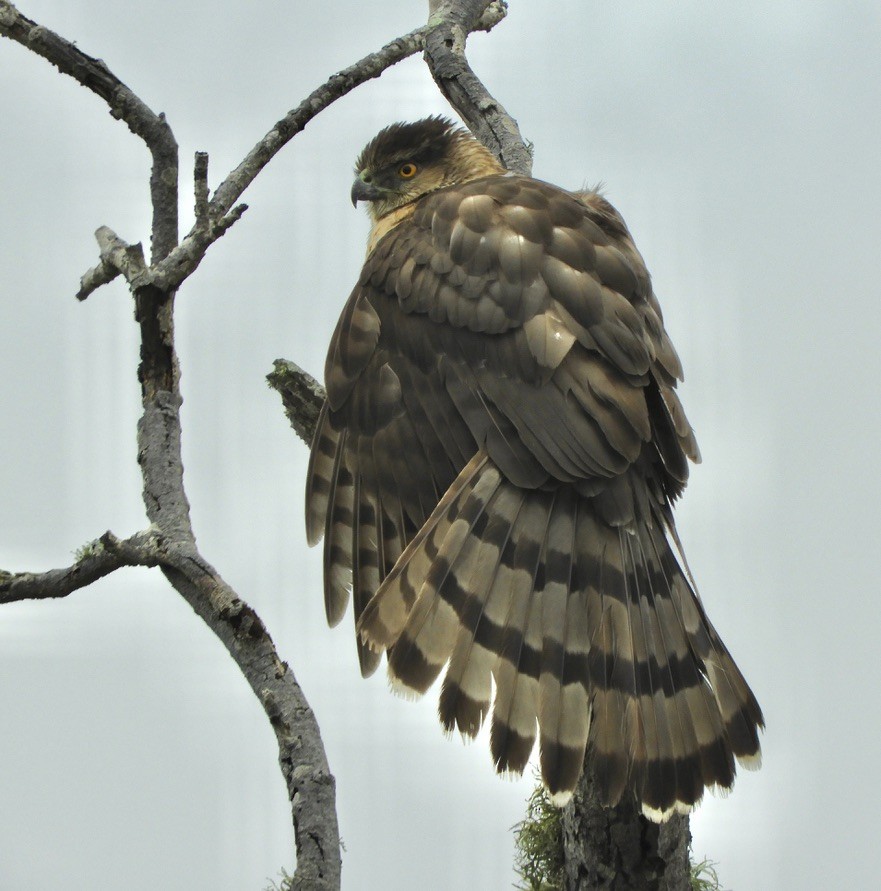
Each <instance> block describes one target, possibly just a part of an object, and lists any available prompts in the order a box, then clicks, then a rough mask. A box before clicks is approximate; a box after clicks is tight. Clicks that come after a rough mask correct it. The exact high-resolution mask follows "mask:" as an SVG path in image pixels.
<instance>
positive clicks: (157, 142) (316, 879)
mask: <svg viewBox="0 0 881 891" xmlns="http://www.w3.org/2000/svg"><path fill="white" fill-rule="evenodd" d="M0 34H3V35H4V36H7V37H10V38H11V39H13V40H16V41H17V42H19V43H21V44H22V45H23V46H25V47H27V48H29V49H31V50H33V51H35V52H37V53H38V54H39V55H42V56H43V57H44V58H46V59H47V60H49V61H50V62H51V63H52V64H54V65H55V66H56V67H57V68H59V70H61V71H62V72H64V73H66V74H69V75H70V76H72V77H74V78H75V79H76V80H77V81H78V82H80V83H81V84H83V85H84V86H86V87H88V88H89V89H91V90H92V91H93V92H95V93H96V94H97V95H99V96H100V97H101V98H103V99H104V100H105V101H106V102H107V103H108V105H109V106H110V109H111V113H112V114H113V115H114V117H119V118H122V119H123V120H125V121H126V123H127V124H128V126H129V128H130V129H131V130H132V132H133V133H135V134H136V135H137V136H139V137H140V138H141V139H143V140H144V142H145V143H146V144H147V146H148V148H149V149H150V151H151V154H152V156H153V169H152V174H151V180H150V182H151V199H152V204H153V225H152V233H151V235H152V246H153V252H152V254H153V256H152V260H153V263H154V264H155V263H156V262H158V261H159V260H162V259H163V258H164V257H166V256H167V255H168V254H169V253H170V252H171V251H172V249H173V248H174V247H175V246H176V244H177V206H178V194H177V146H176V144H175V142H174V138H173V136H172V135H171V130H170V128H169V127H168V125H167V123H166V122H165V120H164V118H163V117H162V116H161V115H155V114H154V113H153V112H152V111H151V110H150V109H149V108H148V107H147V106H146V105H145V104H144V103H143V102H141V100H140V99H138V97H137V96H136V95H135V94H134V93H133V92H132V91H131V90H129V88H128V87H126V86H125V85H124V84H123V83H122V82H121V81H120V80H119V79H118V78H117V77H116V76H115V75H114V74H113V73H112V72H110V70H109V69H108V68H107V66H106V65H105V64H104V63H103V62H101V61H100V60H98V59H94V58H92V57H91V56H88V55H86V54H85V53H83V52H82V51H81V50H79V49H78V48H77V47H75V46H74V45H73V44H72V43H70V42H68V41H66V40H64V39H62V38H61V37H59V36H58V35H56V34H53V33H52V32H51V31H49V30H48V29H45V28H42V27H40V26H39V25H37V24H36V23H35V22H33V21H31V20H30V19H28V18H26V17H24V16H22V15H21V14H20V13H19V12H18V10H17V9H15V7H14V6H12V4H10V3H8V2H6V0H0ZM197 167H198V172H197V178H196V182H197V186H196V187H197V189H199V190H201V192H200V193H199V194H198V195H197V199H196V205H197V216H198V217H199V219H198V221H197V227H196V238H197V239H198V242H199V246H200V248H201V254H204V250H205V248H206V247H207V245H208V244H210V243H211V242H212V241H214V240H216V239H217V238H218V237H220V235H222V234H223V232H224V231H226V229H228V228H229V226H230V225H232V223H234V222H235V221H236V220H237V219H238V218H239V217H240V216H241V214H242V212H243V211H244V209H245V208H244V205H240V206H238V207H236V208H234V209H232V210H229V208H228V207H227V208H224V209H223V211H222V212H220V213H214V214H213V215H212V214H211V212H210V210H209V212H208V217H209V218H208V219H207V224H206V213H205V204H206V200H205V198H206V196H205V194H204V192H205V189H206V188H207V161H206V160H205V161H203V160H201V159H200V160H198V161H197ZM203 171H204V172H203ZM96 238H97V240H98V243H99V248H100V258H101V259H100V263H99V265H98V266H96V267H95V268H94V269H92V270H89V272H87V273H86V275H85V276H84V277H83V280H82V282H81V287H80V293H79V295H78V296H80V298H81V299H82V298H84V297H85V296H87V295H88V294H89V293H91V291H93V290H94V289H95V287H97V286H98V285H100V284H101V283H104V282H107V281H109V280H111V279H112V278H113V277H115V275H116V274H117V273H122V274H123V275H124V276H125V278H126V280H127V281H128V283H129V286H130V288H131V290H132V293H133V295H134V297H135V316H136V320H137V321H138V323H139V325H140V329H141V364H140V367H139V371H138V377H139V380H140V382H141V390H142V400H143V415H142V417H141V419H140V421H139V423H138V462H139V464H140V466H141V473H142V476H143V481H144V491H143V495H144V503H145V506H146V509H147V515H148V517H149V519H150V521H151V523H152V527H151V530H150V532H149V533H142V534H139V536H140V537H139V536H134V537H133V538H131V539H128V540H126V541H125V542H120V541H119V540H118V539H116V538H115V536H112V534H109V533H108V534H107V535H105V536H103V537H102V539H99V542H98V544H96V545H94V546H92V547H89V548H87V549H86V550H85V551H84V552H83V553H82V554H81V556H80V558H79V559H78V560H77V561H76V563H75V564H74V565H73V566H71V567H69V568H68V569H64V570H54V571H51V572H49V573H41V574H28V573H18V574H10V573H4V574H2V575H0V600H2V602H11V601H13V600H20V599H23V598H38V597H61V596H65V595H66V594H69V593H71V592H72V591H74V590H76V589H78V588H80V587H83V586H84V585H86V584H89V583H90V582H91V581H95V580H96V579H98V578H100V577H102V576H104V575H107V574H108V573H110V572H112V571H114V570H115V569H118V568H120V567H121V566H124V565H135V564H137V565H159V566H161V568H162V571H163V572H164V574H165V575H166V577H167V578H168V579H169V581H170V582H171V583H172V585H173V586H174V587H175V589H176V590H177V591H178V592H179V593H180V594H181V595H182V596H183V597H184V598H185V599H186V600H187V601H188V602H189V603H190V605H191V606H192V607H193V609H194V610H195V611H196V613H198V615H200V616H201V617H202V619H203V620H204V621H205V622H206V624H207V625H208V626H209V627H210V628H211V629H212V631H213V632H214V633H215V635H216V636H217V637H218V638H220V640H221V641H222V642H223V643H224V645H225V646H226V648H227V650H228V652H229V653H230V655H231V656H232V657H233V658H234V659H235V661H236V663H237V664H238V666H239V668H240V670H241V671H242V674H243V675H244V676H245V678H246V679H247V680H248V682H249V683H250V685H251V687H252V689H253V690H254V692H255V694H256V695H257V696H258V698H259V699H260V702H261V704H262V705H263V708H264V711H265V712H266V715H267V717H268V718H269V720H270V723H271V724H272V726H273V728H274V730H275V732H276V738H277V740H278V745H279V763H280V765H281V768H282V773H283V775H284V777H285V781H286V784H287V788H288V795H289V798H290V801H291V809H292V816H293V822H294V832H295V838H296V844H297V871H296V874H295V877H294V885H293V887H294V888H304V889H305V888H308V889H316V891H318V889H324V888H327V889H338V888H339V884H340V848H339V830H338V826H337V817H336V808H335V788H334V786H335V784H334V780H333V777H332V775H331V774H330V770H329V767H328V764H327V759H326V756H325V753H324V748H323V745H322V742H321V737H320V734H319V731H318V725H317V722H316V721H315V717H314V714H313V713H312V711H311V709H310V708H309V705H308V702H307V701H306V699H305V697H304V696H303V693H302V690H301V689H300V687H299V685H298V684H297V681H296V679H295V678H294V676H293V673H292V672H291V671H290V669H289V668H288V666H287V665H286V664H285V663H284V662H282V660H281V659H280V658H279V656H278V654H277V652H276V650H275V646H274V644H273V642H272V639H271V637H270V636H269V634H268V632H267V631H266V628H265V627H264V626H263V624H262V622H261V621H260V619H259V618H258V616H257V615H256V613H254V611H253V610H252V609H251V608H250V607H249V606H248V605H247V604H246V603H244V601H242V600H241V599H240V598H239V597H238V596H237V595H236V594H235V592H234V591H233V590H232V589H231V588H230V587H229V586H228V585H227V584H226V583H225V582H224V581H223V579H222V578H221V576H220V575H219V573H217V572H216V570H214V569H213V568H212V567H211V566H210V564H209V563H208V562H207V561H206V560H205V559H204V558H203V557H202V556H201V555H200V554H199V552H198V550H197V549H196V545H195V536H194V534H193V529H192V526H191V523H190V516H189V504H188V502H187V497H186V493H185V489H184V484H183V464H182V461H181V443H180V434H181V429H180V413H179V411H180V405H181V396H180V389H179V384H178V380H179V372H178V365H177V356H176V353H175V348H174V326H173V310H174V290H175V288H176V287H177V285H178V284H179V283H180V281H181V280H182V279H183V278H184V277H185V275H186V274H188V273H184V274H183V275H181V276H180V277H179V278H176V279H173V280H172V282H171V283H170V284H169V285H168V286H167V287H159V286H157V284H156V283H155V281H154V280H153V275H152V270H151V269H147V268H146V265H145V262H144V259H143V255H142V252H141V249H140V247H139V246H137V245H136V246H130V245H128V244H126V243H125V242H124V241H123V240H122V239H120V238H119V237H118V236H117V235H115V233H113V232H112V230H110V229H109V228H107V227H101V229H99V230H98V232H97V233H96ZM201 254H200V255H199V257H198V258H200V257H201ZM196 265H198V259H197V261H196V262H195V263H192V264H190V271H192V269H195V267H196Z"/></svg>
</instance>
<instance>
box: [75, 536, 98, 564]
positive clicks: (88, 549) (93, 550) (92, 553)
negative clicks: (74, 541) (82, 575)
mask: <svg viewBox="0 0 881 891" xmlns="http://www.w3.org/2000/svg"><path fill="white" fill-rule="evenodd" d="M103 550H104V545H103V544H101V540H100V539H99V538H96V539H95V540H94V541H89V542H86V543H85V544H84V545H83V546H82V547H81V548H77V550H76V551H75V552H74V557H76V562H77V563H81V562H82V561H83V560H85V559H87V558H88V557H97V556H98V554H100V553H101V552H102V551H103Z"/></svg>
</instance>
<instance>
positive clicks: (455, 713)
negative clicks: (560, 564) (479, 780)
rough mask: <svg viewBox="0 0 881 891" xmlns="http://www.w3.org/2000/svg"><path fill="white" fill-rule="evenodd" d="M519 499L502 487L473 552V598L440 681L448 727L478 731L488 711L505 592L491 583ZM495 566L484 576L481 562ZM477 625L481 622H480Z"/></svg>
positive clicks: (471, 733) (442, 717)
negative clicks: (494, 641) (493, 645)
mask: <svg viewBox="0 0 881 891" xmlns="http://www.w3.org/2000/svg"><path fill="white" fill-rule="evenodd" d="M522 504H523V493H522V492H520V491H518V490H517V489H513V488H511V487H505V488H502V489H501V490H500V491H499V493H498V494H497V496H496V497H495V498H494V500H493V504H492V505H491V506H489V507H488V510H487V513H489V512H490V510H491V511H492V513H491V517H490V519H489V521H488V524H487V528H486V529H485V530H484V532H483V534H482V539H481V547H480V548H479V550H478V551H477V552H476V556H475V563H474V565H473V566H472V567H471V571H470V574H469V577H468V581H467V583H466V585H465V588H466V589H467V590H469V591H471V592H473V593H474V597H475V602H474V604H473V606H472V607H471V608H469V609H468V610H467V611H463V612H462V614H461V622H462V624H461V626H460V628H459V632H458V635H457V637H456V643H455V645H454V647H453V654H452V656H451V658H450V664H449V666H448V667H447V671H446V674H445V675H444V680H443V685H442V687H441V695H440V701H439V705H438V713H439V716H440V720H441V724H443V726H444V728H445V729H446V730H447V731H452V730H453V728H454V727H455V728H458V729H459V731H460V732H461V733H463V734H465V735H466V736H469V737H473V736H475V735H476V734H477V732H478V730H479V729H480V727H481V725H482V724H483V720H484V718H485V717H486V715H487V713H488V712H489V707H490V700H491V698H492V683H491V678H492V667H493V664H494V663H495V659H496V656H495V653H494V652H493V651H492V649H491V643H490V641H489V640H485V639H484V636H487V637H489V638H490V639H491V636H492V632H493V628H494V627H499V626H500V625H501V623H502V622H503V621H504V618H503V616H502V617H499V610H500V609H503V608H504V602H505V601H506V600H507V594H506V592H504V591H502V590H501V587H502V586H500V585H497V584H496V579H497V576H498V574H499V571H500V567H501V565H502V563H501V554H502V552H503V551H504V549H505V547H506V546H507V543H508V541H509V539H510V535H511V528H512V526H513V525H514V523H515V522H516V521H517V517H518V515H519V513H520V508H521V506H522ZM487 565H489V566H491V567H494V568H493V569H492V571H491V573H489V574H487V575H488V577H486V578H484V577H482V575H483V567H485V566H487ZM481 626H482V627H481Z"/></svg>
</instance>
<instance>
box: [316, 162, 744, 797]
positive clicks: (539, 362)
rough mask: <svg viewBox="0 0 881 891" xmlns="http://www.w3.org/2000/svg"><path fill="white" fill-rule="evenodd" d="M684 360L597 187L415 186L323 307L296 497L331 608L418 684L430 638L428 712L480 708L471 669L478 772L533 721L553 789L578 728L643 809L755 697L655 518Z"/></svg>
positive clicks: (659, 514)
mask: <svg viewBox="0 0 881 891" xmlns="http://www.w3.org/2000/svg"><path fill="white" fill-rule="evenodd" d="M680 376H681V369H680V366H679V361H678V359H677V357H676V354H675V351H674V350H673V347H672V345H671V343H670V341H669V339H668V337H667V335H666V333H665V332H664V329H663V325H662V320H661V316H660V310H659V308H658V305H657V302H656V300H655V299H654V296H653V295H652V292H651V286H650V282H649V277H648V274H647V272H646V270H645V266H644V264H643V263H642V260H641V258H640V256H639V254H638V252H637V251H636V249H635V247H634V246H633V243H632V241H631V239H630V236H629V234H628V233H627V230H626V228H625V227H624V225H623V223H622V222H621V220H620V217H618V215H617V214H616V212H615V211H614V210H613V209H612V208H611V207H610V205H608V204H607V203H606V202H605V201H603V199H601V198H599V197H598V196H596V195H593V194H590V193H588V194H585V195H581V196H577V197H576V196H573V195H571V194H569V193H567V192H564V191H562V190H560V189H557V188H555V187H554V186H551V185H548V184H546V183H542V182H539V181H536V180H532V179H528V178H524V177H501V176H494V177H488V178H484V179H480V180H475V181H473V182H470V183H467V184H465V185H462V186H459V187H456V188H452V189H446V190H443V191H440V192H437V193H435V194H433V195H431V196H429V197H427V198H425V199H423V200H421V201H420V202H418V204H417V206H416V208H415V211H414V213H413V216H412V217H411V218H410V220H408V221H406V222H404V223H402V224H400V225H399V226H398V227H396V228H395V229H394V230H392V232H390V233H389V234H388V235H387V236H386V237H385V238H383V239H382V240H381V241H380V242H379V244H378V245H377V247H376V248H375V250H374V251H373V253H372V254H371V255H370V257H369V258H368V260H367V262H366V263H365V266H364V270H363V272H362V275H361V279H360V282H359V284H358V286H357V287H356V289H355V290H354V292H353V294H352V296H351V297H350V299H349V302H348V304H347V306H346V309H345V310H344V313H343V316H342V317H341V319H340V323H339V325H338V327H337V330H336V333H335V335H334V339H333V342H332V344H331V348H330V352H329V355H328V364H327V369H326V377H327V389H328V404H327V407H326V410H325V412H324V413H323V415H322V419H321V422H320V425H319V430H318V432H317V434H316V440H315V445H314V447H313V461H312V466H311V468H310V476H309V480H310V481H309V491H308V502H307V503H308V507H307V523H308V531H309V537H310V541H316V540H317V539H318V538H319V537H320V536H321V534H322V533H324V535H325V586H326V587H325V591H326V604H327V609H328V619H329V620H330V621H331V622H336V621H339V619H340V618H341V616H342V614H343V612H344V609H345V604H346V601H347V598H348V586H349V585H350V584H351V587H352V590H353V595H354V602H355V614H356V620H357V619H358V617H359V616H361V619H360V623H359V628H360V630H361V632H362V636H363V637H364V639H366V640H367V641H368V642H369V644H370V646H371V647H372V648H373V650H377V651H381V650H382V649H388V650H389V652H390V672H391V674H392V677H393V679H395V680H397V681H398V682H399V683H401V684H403V685H404V686H406V687H408V688H410V689H413V690H417V691H420V692H422V691H424V690H425V689H427V687H428V686H429V685H430V684H431V682H432V681H433V680H434V679H435V678H436V677H437V675H438V673H439V672H440V670H441V668H442V667H443V665H444V664H445V663H447V662H448V661H449V663H450V664H449V669H448V671H447V675H446V678H445V681H444V687H443V690H442V694H441V719H442V721H443V722H444V723H445V725H446V726H448V727H449V728H452V727H453V726H458V727H459V729H460V730H462V731H463V732H465V733H467V734H473V733H475V732H476V730H477V728H478V727H479V725H480V723H481V721H482V720H483V717H484V716H485V715H486V714H487V712H488V710H489V708H490V691H491V678H492V679H494V680H495V684H496V697H495V703H494V706H493V735H492V748H493V754H494V757H495V760H496V763H497V766H498V767H499V769H500V770H505V769H511V770H522V768H523V766H524V764H525V763H526V759H527V758H528V756H529V752H530V751H531V749H532V746H533V741H534V739H535V735H536V722H538V727H539V730H540V733H541V746H542V770H543V775H544V777H545V780H546V782H547V783H548V785H549V787H550V788H551V790H552V791H554V792H561V793H564V792H567V791H569V790H571V789H572V788H573V787H574V784H575V781H576V780H577V777H578V774H579V772H580V769H581V762H582V760H583V756H584V751H585V747H586V746H587V745H588V742H589V741H590V742H592V751H593V753H594V757H595V758H596V759H597V762H598V765H599V767H600V768H601V770H600V773H601V774H602V775H603V776H604V777H606V780H607V788H606V797H607V800H609V801H610V802H614V801H617V800H618V798H620V796H621V794H622V793H623V791H624V789H625V788H628V787H629V788H631V789H632V790H633V791H634V793H635V794H636V796H637V797H638V798H639V799H640V800H641V801H642V802H643V803H644V805H645V807H646V808H647V809H648V810H649V811H651V812H660V813H663V812H666V811H669V810H670V808H672V807H673V806H674V805H676V804H677V803H678V804H680V805H682V804H691V803H693V802H694V801H696V800H697V798H699V797H700V794H701V793H702V791H703V787H704V785H708V784H712V783H717V784H719V785H722V786H726V787H727V786H729V785H730V784H731V781H732V778H733V766H732V765H733V755H739V756H744V757H748V756H751V755H755V754H756V752H757V750H758V743H757V738H756V734H755V726H756V724H757V723H758V722H760V720H761V717H760V712H759V711H758V706H757V705H756V704H755V700H754V699H753V698H752V694H751V693H750V692H749V690H748V688H747V687H746V685H745V683H744V682H743V680H742V678H741V676H740V674H739V672H738V671H737V669H736V667H735V666H734V663H733V662H732V661H731V659H730V656H728V654H727V651H726V650H725V649H724V646H723V645H722V644H721V641H720V640H719V639H718V636H717V635H716V634H715V632H714V631H713V630H712V626H710V625H709V623H708V621H707V620H706V616H705V615H704V614H703V611H702V609H701V607H700V604H699V602H698V601H697V600H696V597H695V595H694V593H693V591H692V587H691V585H690V584H689V581H688V579H687V577H686V575H685V573H683V571H682V569H681V568H680V566H679V563H678V562H677V561H676V559H675V557H674V556H673V555H672V552H671V551H670V547H669V545H668V543H667V539H666V535H665V532H664V530H665V527H667V526H669V527H670V528H671V529H672V515H671V513H670V510H669V505H670V502H671V501H672V500H673V499H674V498H675V497H676V496H677V495H678V494H679V493H680V492H681V490H682V488H683V486H684V484H685V480H686V478H687V460H686V458H687V457H690V458H692V459H695V460H696V459H697V448H696V444H695V442H694V438H693V435H692V432H691V428H690V426H689V425H688V422H687V420H686V419H685V415H684V413H683V412H682V409H681V406H680V404H679V402H678V399H677V397H676V394H675V390H674V386H675V382H676V379H677V378H678V377H680ZM383 580H385V581H384V582H383ZM377 591H378V592H379V593H378V594H377ZM374 595H375V596H374ZM362 613H363V615H362ZM359 647H360V653H361V659H362V670H364V671H365V673H366V672H368V671H370V670H372V669H373V667H375V664H376V654H375V653H374V652H373V651H372V650H368V649H367V648H366V647H365V646H364V645H363V643H360V642H359ZM714 666H718V671H716V670H715V667H714ZM708 674H709V675H710V683H707V681H706V680H705V676H706V675H708ZM714 674H715V675H716V677H715V679H714V677H713V675H714ZM729 688H731V692H730V695H729V693H728V692H727V691H728V689H729ZM743 712H745V713H746V717H743V715H742V713H743ZM729 725H730V728H729Z"/></svg>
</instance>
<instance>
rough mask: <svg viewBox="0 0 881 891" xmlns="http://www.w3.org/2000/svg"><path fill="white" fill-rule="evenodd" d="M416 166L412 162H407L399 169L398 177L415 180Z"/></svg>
mask: <svg viewBox="0 0 881 891" xmlns="http://www.w3.org/2000/svg"><path fill="white" fill-rule="evenodd" d="M416 169H417V168H416V165H415V164H414V163H413V162H412V161H407V162H406V163H404V164H401V166H400V167H399V168H398V176H400V177H401V178H402V179H413V177H414V176H416Z"/></svg>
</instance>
